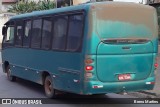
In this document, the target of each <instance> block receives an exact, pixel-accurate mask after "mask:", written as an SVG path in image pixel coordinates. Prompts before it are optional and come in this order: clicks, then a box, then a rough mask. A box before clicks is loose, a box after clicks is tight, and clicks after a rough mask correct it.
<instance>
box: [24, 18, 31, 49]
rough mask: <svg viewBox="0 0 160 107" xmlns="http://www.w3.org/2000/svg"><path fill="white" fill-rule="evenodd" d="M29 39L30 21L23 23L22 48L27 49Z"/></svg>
mask: <svg viewBox="0 0 160 107" xmlns="http://www.w3.org/2000/svg"><path fill="white" fill-rule="evenodd" d="M30 37H31V21H30V20H28V21H25V27H24V37H23V46H24V47H29V44H30Z"/></svg>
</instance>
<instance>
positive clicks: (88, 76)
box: [85, 58, 94, 78]
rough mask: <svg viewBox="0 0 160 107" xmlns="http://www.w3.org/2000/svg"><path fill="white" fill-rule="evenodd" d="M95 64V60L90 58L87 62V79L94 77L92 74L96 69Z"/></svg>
mask: <svg viewBox="0 0 160 107" xmlns="http://www.w3.org/2000/svg"><path fill="white" fill-rule="evenodd" d="M93 62H94V60H93V59H90V58H88V59H86V60H85V71H86V73H85V76H86V77H87V78H91V77H92V76H93V74H92V70H93V69H94V67H93V66H92V63H93Z"/></svg>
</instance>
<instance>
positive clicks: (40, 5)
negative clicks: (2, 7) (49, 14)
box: [8, 0, 55, 14]
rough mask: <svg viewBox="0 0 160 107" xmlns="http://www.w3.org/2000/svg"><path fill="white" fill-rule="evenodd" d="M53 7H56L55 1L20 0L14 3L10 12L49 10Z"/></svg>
mask: <svg viewBox="0 0 160 107" xmlns="http://www.w3.org/2000/svg"><path fill="white" fill-rule="evenodd" d="M53 8H55V2H53V1H50V0H43V1H39V2H34V1H26V0H21V1H18V2H17V3H16V4H13V5H12V6H11V7H10V8H9V9H8V12H13V13H17V14H22V13H28V12H32V11H36V10H48V9H53Z"/></svg>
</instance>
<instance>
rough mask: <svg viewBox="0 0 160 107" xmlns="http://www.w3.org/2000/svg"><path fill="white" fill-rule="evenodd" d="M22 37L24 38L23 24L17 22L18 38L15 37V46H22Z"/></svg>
mask: <svg viewBox="0 0 160 107" xmlns="http://www.w3.org/2000/svg"><path fill="white" fill-rule="evenodd" d="M22 37H23V22H16V36H15V38H16V39H15V45H17V46H21V45H22Z"/></svg>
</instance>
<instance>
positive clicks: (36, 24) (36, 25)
mask: <svg viewBox="0 0 160 107" xmlns="http://www.w3.org/2000/svg"><path fill="white" fill-rule="evenodd" d="M41 27H42V19H37V20H34V21H33V27H32V39H31V47H32V48H40V44H41Z"/></svg>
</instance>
